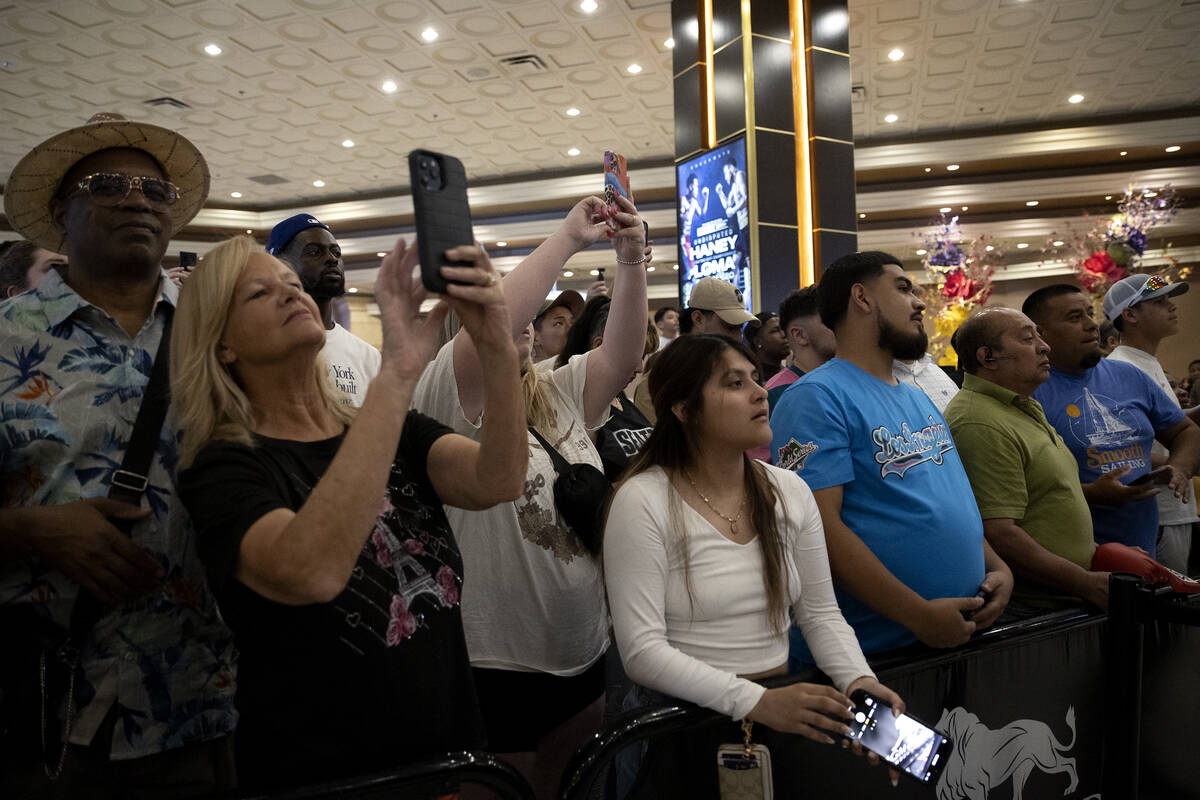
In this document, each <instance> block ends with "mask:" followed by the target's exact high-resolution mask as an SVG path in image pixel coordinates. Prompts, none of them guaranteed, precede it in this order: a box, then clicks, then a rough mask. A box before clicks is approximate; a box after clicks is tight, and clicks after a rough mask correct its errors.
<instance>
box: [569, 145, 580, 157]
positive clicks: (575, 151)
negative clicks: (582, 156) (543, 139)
mask: <svg viewBox="0 0 1200 800" xmlns="http://www.w3.org/2000/svg"><path fill="white" fill-rule="evenodd" d="M567 155H569V156H577V155H579V148H578V147H572V148H571V149H570V150H568V151H567Z"/></svg>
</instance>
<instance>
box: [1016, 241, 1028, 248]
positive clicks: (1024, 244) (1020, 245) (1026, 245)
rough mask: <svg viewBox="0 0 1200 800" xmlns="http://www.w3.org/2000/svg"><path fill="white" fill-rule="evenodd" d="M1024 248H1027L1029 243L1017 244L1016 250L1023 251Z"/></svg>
mask: <svg viewBox="0 0 1200 800" xmlns="http://www.w3.org/2000/svg"><path fill="white" fill-rule="evenodd" d="M1026 247H1029V243H1028V242H1017V249H1018V250H1024V249H1025V248H1026Z"/></svg>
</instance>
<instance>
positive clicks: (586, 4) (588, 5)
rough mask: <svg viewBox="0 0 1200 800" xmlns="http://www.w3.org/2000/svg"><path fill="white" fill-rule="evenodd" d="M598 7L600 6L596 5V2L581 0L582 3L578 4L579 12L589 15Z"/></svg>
mask: <svg viewBox="0 0 1200 800" xmlns="http://www.w3.org/2000/svg"><path fill="white" fill-rule="evenodd" d="M599 7H600V6H599V5H597V4H596V0H583V2H582V3H580V4H579V10H580V11H582V12H583V13H585V14H591V13H592V12H593V11H595V10H596V9H597V8H599Z"/></svg>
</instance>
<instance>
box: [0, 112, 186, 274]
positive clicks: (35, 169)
mask: <svg viewBox="0 0 1200 800" xmlns="http://www.w3.org/2000/svg"><path fill="white" fill-rule="evenodd" d="M112 147H130V148H133V149H135V150H142V151H144V152H146V153H148V154H150V156H151V157H153V158H154V160H156V161H157V162H158V163H159V164H160V165H162V168H163V172H165V173H166V177H167V180H169V181H170V182H171V183H173V184H175V185H176V186H178V187H179V199H178V200H176V201H175V204H174V205H172V206H171V208H170V210H169V212H168V214H169V215H170V217H171V235H172V236H174V235H175V234H176V233H178V232H179V231H180V229H181V228H183V226H184V225H186V224H187V223H188V222H189V221H190V220H191V219H192V217H194V216H196V213H197V212H198V211H199V210H200V208H201V207H202V206H203V205H204V201H205V199H207V197H208V184H209V175H208V164H207V163H205V161H204V156H202V155H200V151H199V150H197V149H196V146H195V145H194V144H192V143H191V142H189V141H188V140H187V139H185V138H183V137H182V136H180V135H179V134H178V133H175V132H174V131H169V130H167V129H166V128H160V127H158V126H157V125H150V124H148V123H145V122H131V121H129V120H127V119H125V117H123V116H121V115H120V114H115V113H102V114H96V115H95V116H93V117H92V118H91V119H89V120H88V124H86V125H84V126H82V127H79V128H72V129H71V130H69V131H64V132H62V133H59V134H56V135H54V136H51V137H50V138H49V139H47V140H46V141H44V142H42V143H41V144H39V145H38V146H37V147H35V148H33V150H31V151H30V152H29V153H28V154H27V155H26V156H25V157H24V158H22V159H21V161H20V163H18V164H17V166H16V167H14V168H13V171H12V174H11V175H9V178H8V183H6V184H5V186H4V213H5V215H6V216H7V217H8V222H9V224H10V225H12V227H13V230H15V231H16V232H17V233H19V234H21V235H22V236H24V237H25V238H26V239H29V240H30V241H31V242H33V243H34V244H36V245H37V246H38V247H42V248H44V249H46V250H50V251H51V252H54V253H61V252H64V251H63V249H62V248H63V242H64V240H65V239H66V232H65V231H64V230H63V229H62V228H61V227H59V226H58V225H57V224H55V222H54V220H53V218H52V217H51V215H50V200H51V199H52V198H53V197H54V192H55V191H56V190H57V189H58V185H59V184H60V183H62V179H63V176H65V175H66V174H67V172H68V171H69V170H70V169H71V167H73V166H75V164H76V163H77V162H79V161H80V160H81V159H83V158H85V157H87V156H90V155H91V154H92V153H95V152H98V151H100V150H107V149H109V148H112Z"/></svg>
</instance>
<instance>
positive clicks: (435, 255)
mask: <svg viewBox="0 0 1200 800" xmlns="http://www.w3.org/2000/svg"><path fill="white" fill-rule="evenodd" d="M408 174H409V179H410V181H411V186H412V198H413V212H414V214H415V216H416V225H417V251H418V254H419V256H420V261H421V283H422V284H424V285H425V288H426V289H427V290H428V291H430V292H433V293H434V294H445V292H446V279H445V278H444V277H442V266H443V265H446V266H451V267H470V266H473V262H470V261H450V260H447V258H446V251H447V250H450V249H452V248H455V247H460V246H464V245H466V246H470V245H474V244H475V235H474V233H473V232H472V229H471V206H470V204H469V203H468V202H467V171H466V170H465V169H464V168H463V165H462V162H461V161H459V160H458V159H457V158H454V157H453V156H448V155H443V154H441V153H434V152H431V151H429V150H413V151H412V152H411V153H409V154H408Z"/></svg>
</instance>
